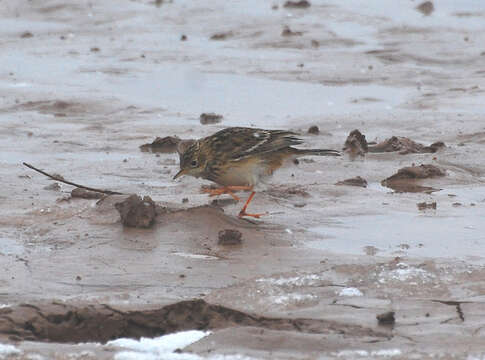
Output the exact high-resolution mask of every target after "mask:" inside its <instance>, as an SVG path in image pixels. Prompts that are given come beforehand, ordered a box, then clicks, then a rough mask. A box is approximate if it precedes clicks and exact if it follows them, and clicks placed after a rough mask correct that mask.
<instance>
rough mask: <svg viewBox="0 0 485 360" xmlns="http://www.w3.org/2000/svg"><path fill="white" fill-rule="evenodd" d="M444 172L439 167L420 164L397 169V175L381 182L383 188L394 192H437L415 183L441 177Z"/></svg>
mask: <svg viewBox="0 0 485 360" xmlns="http://www.w3.org/2000/svg"><path fill="white" fill-rule="evenodd" d="M445 175H446V172H445V171H443V170H441V169H440V168H439V167H437V166H434V165H430V164H426V165H425V164H422V165H420V166H407V167H404V168H402V169H399V170H398V171H397V173H395V174H394V175H392V176H390V177H388V178H387V179H385V180H382V181H381V184H382V185H383V186H386V187H388V188H391V189H393V190H394V191H396V192H425V193H432V192H434V191H438V190H439V189H435V188H432V187H429V186H422V185H420V184H418V183H417V181H419V180H422V179H429V178H436V177H443V176H445Z"/></svg>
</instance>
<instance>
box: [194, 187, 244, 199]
mask: <svg viewBox="0 0 485 360" xmlns="http://www.w3.org/2000/svg"><path fill="white" fill-rule="evenodd" d="M241 190H243V191H249V190H252V187H251V186H223V187H220V188H212V187H208V186H204V187H202V188H201V192H202V193H205V194H209V196H210V197H212V196H219V195H223V194H229V195H231V196H232V198H233V199H234V200H236V201H239V200H241V199H240V198H239V196H236V195H235V194H234V191H241Z"/></svg>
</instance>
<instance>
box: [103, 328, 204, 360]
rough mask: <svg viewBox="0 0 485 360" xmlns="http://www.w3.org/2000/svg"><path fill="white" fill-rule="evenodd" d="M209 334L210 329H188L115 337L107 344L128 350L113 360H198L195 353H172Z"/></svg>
mask: <svg viewBox="0 0 485 360" xmlns="http://www.w3.org/2000/svg"><path fill="white" fill-rule="evenodd" d="M209 334H210V331H199V330H189V331H181V332H178V333H174V334H169V335H164V336H160V337H157V338H153V339H152V338H143V337H142V338H141V339H140V340H134V339H126V338H121V339H116V340H112V341H109V342H108V343H107V344H106V345H107V346H116V347H121V348H125V349H128V350H130V351H121V352H119V353H117V354H116V355H115V357H114V358H115V360H135V359H136V360H156V359H166V360H172V359H173V360H200V359H202V358H201V357H200V356H198V355H195V354H184V353H174V351H175V350H176V349H183V348H184V347H186V346H188V345H190V344H193V343H195V342H197V341H199V340H200V339H202V338H204V337H206V336H207V335H209Z"/></svg>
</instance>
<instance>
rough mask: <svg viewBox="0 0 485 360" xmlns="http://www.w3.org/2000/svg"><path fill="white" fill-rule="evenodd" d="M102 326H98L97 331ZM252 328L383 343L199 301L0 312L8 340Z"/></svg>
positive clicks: (357, 330)
mask: <svg viewBox="0 0 485 360" xmlns="http://www.w3.org/2000/svg"><path fill="white" fill-rule="evenodd" d="M100 324H102V325H103V326H100ZM232 326H251V327H259V328H262V329H270V330H279V331H296V332H300V333H308V334H344V335H345V336H352V337H364V336H365V337H372V338H374V339H375V340H379V339H381V340H382V339H383V338H387V337H388V335H387V334H386V333H383V332H379V331H376V330H373V329H371V328H365V327H362V326H359V325H350V324H345V323H339V322H336V321H333V320H324V319H305V318H293V319H288V318H268V317H263V316H258V315H253V314H248V313H244V312H242V311H238V310H233V309H230V308H227V307H224V306H220V305H213V304H209V303H207V302H205V301H204V300H188V301H180V302H177V303H174V304H171V305H167V306H164V307H162V308H159V309H152V310H132V311H122V310H119V309H115V308H112V307H110V306H109V305H105V304H103V305H99V304H96V305H84V306H75V305H68V304H65V303H60V302H53V303H49V304H43V305H41V304H39V305H31V304H21V305H18V306H16V307H9V308H3V309H0V335H1V336H3V337H8V338H9V339H10V340H11V341H22V340H24V341H50V342H59V343H79V342H102V343H105V342H107V341H109V340H113V339H117V338H135V339H139V338H141V337H149V338H153V337H157V336H160V335H165V334H170V333H174V332H179V331H184V330H192V329H197V330H209V329H223V328H228V327H232Z"/></svg>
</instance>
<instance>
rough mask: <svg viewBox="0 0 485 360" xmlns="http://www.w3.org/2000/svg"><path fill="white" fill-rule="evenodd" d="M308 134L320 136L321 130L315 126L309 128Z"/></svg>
mask: <svg viewBox="0 0 485 360" xmlns="http://www.w3.org/2000/svg"><path fill="white" fill-rule="evenodd" d="M308 133H309V134H313V135H318V134H320V129H319V128H318V126H316V125H313V126H310V127H309V128H308Z"/></svg>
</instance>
